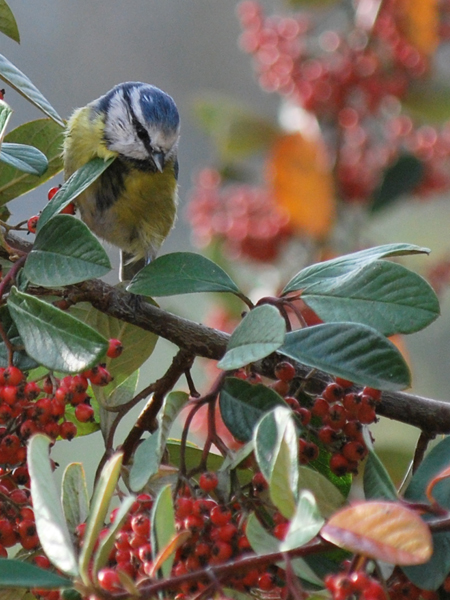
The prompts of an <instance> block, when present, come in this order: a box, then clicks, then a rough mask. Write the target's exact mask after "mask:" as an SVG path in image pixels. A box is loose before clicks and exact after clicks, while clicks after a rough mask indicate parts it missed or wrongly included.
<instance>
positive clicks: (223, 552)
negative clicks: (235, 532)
mask: <svg viewBox="0 0 450 600" xmlns="http://www.w3.org/2000/svg"><path fill="white" fill-rule="evenodd" d="M232 555H233V547H232V546H231V544H229V543H228V542H223V541H222V540H217V541H216V542H215V543H214V545H213V547H212V548H211V558H210V564H212V565H214V564H216V565H217V564H219V563H223V562H225V561H227V560H228V559H229V558H231V557H232Z"/></svg>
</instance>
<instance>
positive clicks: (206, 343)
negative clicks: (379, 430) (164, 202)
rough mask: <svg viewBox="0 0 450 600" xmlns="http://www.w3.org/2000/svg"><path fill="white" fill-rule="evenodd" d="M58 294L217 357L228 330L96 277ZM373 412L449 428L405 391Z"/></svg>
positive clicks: (445, 412)
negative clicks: (212, 326) (170, 308)
mask: <svg viewBox="0 0 450 600" xmlns="http://www.w3.org/2000/svg"><path fill="white" fill-rule="evenodd" d="M7 241H8V243H11V245H12V246H14V243H16V241H17V240H16V238H15V237H14V238H13V236H12V235H8V236H7ZM20 243H21V250H29V248H28V245H27V243H26V242H25V243H24V242H23V241H21V242H20ZM24 245H25V246H26V248H24ZM0 254H2V252H1V251H0ZM28 291H29V293H35V294H37V295H39V294H48V291H49V290H47V289H43V288H29V290H28ZM60 294H61V295H63V296H64V297H65V298H66V299H67V300H68V301H69V302H73V303H78V302H90V303H91V304H92V306H94V307H95V308H97V309H98V310H100V311H101V312H103V313H105V314H108V315H110V316H112V317H116V318H117V319H120V320H122V321H125V322H127V323H131V324H133V325H137V326H138V327H141V328H142V329H145V330H147V331H151V332H153V333H155V334H157V335H159V336H161V337H163V338H165V339H166V340H168V341H170V342H172V343H174V344H175V345H176V346H178V347H179V348H181V349H183V350H185V351H186V352H187V353H188V354H190V355H194V356H201V357H204V358H209V359H213V360H220V359H221V358H222V356H223V355H224V353H225V350H226V346H227V343H228V339H229V335H228V334H226V333H224V332H222V331H218V330H216V329H212V328H211V327H206V326H205V325H202V324H200V323H195V322H193V321H190V320H188V319H184V318H182V317H179V316H177V315H174V314H172V313H169V312H167V311H164V310H162V309H161V308H158V307H156V306H153V305H152V304H149V303H147V302H144V301H143V300H142V299H141V298H140V297H138V296H135V295H133V294H130V293H128V292H126V291H123V290H120V289H118V288H115V287H112V286H110V285H108V284H107V283H105V282H103V281H100V280H98V279H93V280H90V281H84V282H82V283H79V284H76V285H71V286H67V287H66V288H64V289H63V290H60ZM280 360H283V357H281V356H280V355H277V354H273V355H271V356H269V357H268V358H267V359H264V360H263V361H261V362H260V363H258V364H256V365H255V368H256V370H257V371H258V372H260V373H261V374H262V375H265V376H268V377H273V376H274V367H275V365H276V364H277V362H279V361H280ZM296 370H297V377H298V378H300V379H307V383H308V390H311V391H313V392H317V393H320V392H321V391H322V389H323V386H324V384H326V383H327V382H328V381H329V380H330V377H329V376H328V375H326V374H325V373H321V372H320V371H314V372H311V369H310V368H309V367H305V366H304V365H301V364H300V363H297V364H296ZM377 413H378V414H380V415H383V416H385V417H387V418H389V419H394V420H396V421H400V422H402V423H407V424H409V425H413V426H415V427H418V428H419V429H421V430H422V431H425V432H427V434H429V435H434V434H448V433H450V403H447V402H442V401H439V400H433V399H431V398H425V397H421V396H415V395H413V394H407V393H404V392H383V395H382V401H381V403H380V404H379V405H378V406H377Z"/></svg>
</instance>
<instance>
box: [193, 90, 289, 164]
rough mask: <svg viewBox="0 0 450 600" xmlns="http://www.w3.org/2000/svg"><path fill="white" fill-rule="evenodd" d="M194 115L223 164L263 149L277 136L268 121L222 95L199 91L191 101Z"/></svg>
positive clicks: (276, 132) (273, 127)
mask: <svg viewBox="0 0 450 600" xmlns="http://www.w3.org/2000/svg"><path fill="white" fill-rule="evenodd" d="M194 112H195V115H196V117H197V119H198V121H199V122H200V124H201V125H202V127H203V129H204V130H205V131H206V133H207V134H208V135H210V136H211V137H212V138H213V140H214V143H215V145H216V147H217V149H218V151H219V153H220V155H221V158H222V160H223V161H228V160H236V159H240V158H243V157H245V156H248V155H249V154H253V153H255V152H258V151H261V150H265V149H266V148H268V147H270V145H271V144H272V143H273V141H274V140H275V138H276V136H277V135H278V133H279V130H278V128H277V127H276V126H275V125H274V124H273V123H272V122H270V121H268V120H267V119H266V118H264V117H260V116H258V115H255V111H254V110H252V109H247V108H246V107H243V106H242V105H239V104H238V103H237V102H236V101H235V100H233V99H230V98H229V97H226V96H224V95H219V94H213V93H205V92H203V93H202V94H201V96H199V97H198V98H196V99H195V100H194Z"/></svg>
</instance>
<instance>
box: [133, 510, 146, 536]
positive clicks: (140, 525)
mask: <svg viewBox="0 0 450 600" xmlns="http://www.w3.org/2000/svg"><path fill="white" fill-rule="evenodd" d="M131 529H132V530H133V531H134V533H136V534H137V535H141V536H148V535H149V534H150V519H149V517H147V516H146V515H143V514H142V513H141V514H137V515H134V517H133V518H132V519H131Z"/></svg>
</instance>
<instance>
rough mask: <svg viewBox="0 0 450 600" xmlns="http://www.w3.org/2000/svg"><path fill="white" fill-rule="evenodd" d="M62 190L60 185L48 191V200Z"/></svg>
mask: <svg viewBox="0 0 450 600" xmlns="http://www.w3.org/2000/svg"><path fill="white" fill-rule="evenodd" d="M60 188H61V186H60V185H56V186H55V187H52V188H50V189H49V190H48V193H47V198H48V200H49V201H50V200H51V199H52V198H53V197H54V196H55V195H56V194H57V192H59V190H60Z"/></svg>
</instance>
